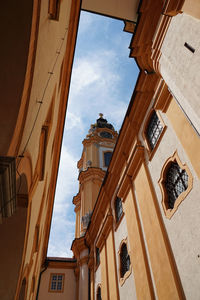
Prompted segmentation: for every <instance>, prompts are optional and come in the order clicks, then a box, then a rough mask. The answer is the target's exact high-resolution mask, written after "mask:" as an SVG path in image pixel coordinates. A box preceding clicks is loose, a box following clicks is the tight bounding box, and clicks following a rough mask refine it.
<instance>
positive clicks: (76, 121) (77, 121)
mask: <svg viewBox="0 0 200 300" xmlns="http://www.w3.org/2000/svg"><path fill="white" fill-rule="evenodd" d="M74 128H78V129H79V130H82V128H83V123H82V120H81V118H80V116H77V114H76V113H75V112H70V111H69V112H67V118H66V125H65V130H66V131H70V130H73V129H74Z"/></svg>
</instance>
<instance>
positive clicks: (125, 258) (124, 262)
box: [120, 243, 130, 278]
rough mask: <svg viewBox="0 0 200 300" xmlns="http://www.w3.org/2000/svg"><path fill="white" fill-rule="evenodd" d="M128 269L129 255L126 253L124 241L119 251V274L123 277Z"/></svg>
mask: <svg viewBox="0 0 200 300" xmlns="http://www.w3.org/2000/svg"><path fill="white" fill-rule="evenodd" d="M129 269H130V256H129V254H128V250H127V246H126V243H123V244H122V246H121V251H120V275H121V278H123V277H124V275H125V273H126V272H127V271H128V270H129Z"/></svg>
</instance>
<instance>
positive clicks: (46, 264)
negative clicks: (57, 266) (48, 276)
mask: <svg viewBox="0 0 200 300" xmlns="http://www.w3.org/2000/svg"><path fill="white" fill-rule="evenodd" d="M48 265H49V262H48V260H47V259H45V262H44V269H43V270H42V271H41V272H40V275H39V281H38V288H37V294H36V298H35V299H36V300H38V296H39V290H40V282H41V277H42V274H43V273H44V271H46V269H47V268H48Z"/></svg>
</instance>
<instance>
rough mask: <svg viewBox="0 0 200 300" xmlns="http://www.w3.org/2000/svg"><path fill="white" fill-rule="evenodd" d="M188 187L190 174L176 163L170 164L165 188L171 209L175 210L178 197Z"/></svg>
mask: <svg viewBox="0 0 200 300" xmlns="http://www.w3.org/2000/svg"><path fill="white" fill-rule="evenodd" d="M187 187H188V174H187V172H186V171H185V170H182V169H181V168H180V166H179V165H178V164H177V163H176V162H172V163H170V166H169V168H168V170H167V173H166V180H165V188H166V191H167V196H168V206H169V208H171V209H172V208H174V203H175V201H176V199H177V198H178V196H179V195H180V194H181V193H182V192H184V191H185V190H186V189H187Z"/></svg>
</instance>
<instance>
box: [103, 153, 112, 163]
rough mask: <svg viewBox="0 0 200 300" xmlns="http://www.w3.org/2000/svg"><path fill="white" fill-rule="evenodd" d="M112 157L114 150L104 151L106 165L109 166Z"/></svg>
mask: <svg viewBox="0 0 200 300" xmlns="http://www.w3.org/2000/svg"><path fill="white" fill-rule="evenodd" d="M111 157H112V152H110V151H109V152H104V165H105V167H108V166H109V163H110V160H111Z"/></svg>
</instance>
